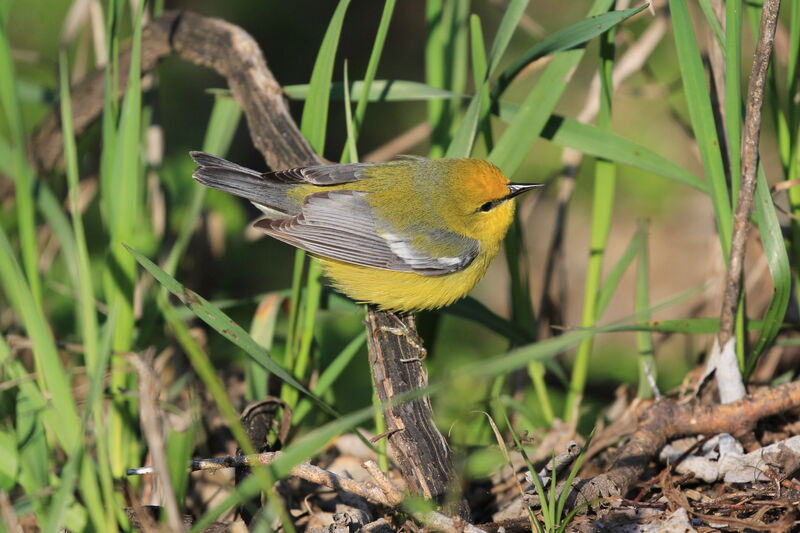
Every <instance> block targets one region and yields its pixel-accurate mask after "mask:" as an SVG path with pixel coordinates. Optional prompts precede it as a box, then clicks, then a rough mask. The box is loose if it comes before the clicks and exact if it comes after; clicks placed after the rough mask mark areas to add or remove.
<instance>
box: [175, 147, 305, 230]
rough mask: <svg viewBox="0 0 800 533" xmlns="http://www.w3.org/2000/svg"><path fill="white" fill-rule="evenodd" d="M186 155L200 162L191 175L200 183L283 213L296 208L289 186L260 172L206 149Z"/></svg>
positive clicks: (289, 213) (293, 210) (289, 212)
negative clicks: (290, 196) (289, 193)
mask: <svg viewBox="0 0 800 533" xmlns="http://www.w3.org/2000/svg"><path fill="white" fill-rule="evenodd" d="M189 155H190V156H191V157H192V159H194V161H195V163H197V164H198V165H200V166H199V167H197V168H196V169H195V171H194V173H193V174H192V177H193V178H194V179H196V180H197V181H199V182H200V183H202V184H203V185H205V186H207V187H211V188H212V189H218V190H220V191H224V192H227V193H230V194H234V195H236V196H241V197H242V198H246V199H248V200H250V201H251V202H253V203H254V204H256V206H257V207H259V208H263V207H266V208H268V209H269V210H275V211H279V212H280V213H283V214H286V215H291V214H295V213H294V212H295V211H297V206H296V205H295V203H294V202H293V201H292V200H291V199H290V198H288V197H287V196H286V192H287V190H288V188H289V186H287V185H285V184H279V183H273V182H271V181H268V180H266V179H264V175H263V174H262V173H261V172H258V171H255V170H252V169H249V168H246V167H243V166H241V165H237V164H236V163H231V162H230V161H228V160H226V159H222V158H221V157H217V156H214V155H211V154H207V153H205V152H189Z"/></svg>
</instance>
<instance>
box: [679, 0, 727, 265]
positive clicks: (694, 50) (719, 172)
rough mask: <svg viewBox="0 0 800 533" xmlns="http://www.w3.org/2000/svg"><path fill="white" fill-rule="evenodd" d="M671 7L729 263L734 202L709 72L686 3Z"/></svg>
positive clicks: (692, 114) (682, 0)
mask: <svg viewBox="0 0 800 533" xmlns="http://www.w3.org/2000/svg"><path fill="white" fill-rule="evenodd" d="M669 6H670V12H671V13H672V20H673V24H672V27H673V31H674V34H675V48H676V49H677V52H678V64H679V66H680V71H681V79H682V80H683V90H684V93H685V95H686V104H687V106H688V108H689V117H690V118H691V121H692V129H693V130H694V136H695V140H696V141H697V147H698V149H699V150H700V158H701V159H702V161H703V168H704V169H705V172H706V179H707V180H708V181H709V189H708V190H709V192H710V194H711V201H712V203H713V205H714V214H715V217H716V221H717V228H718V230H719V237H720V243H721V245H722V252H723V255H724V257H725V259H726V260H727V258H728V253H729V249H730V244H731V233H732V217H731V200H730V197H729V196H728V185H727V182H726V179H725V170H724V168H723V166H722V153H721V151H720V143H719V138H718V137H717V129H716V125H715V123H714V114H713V112H712V110H711V102H710V100H709V94H711V93H710V89H709V86H708V81H707V80H706V71H705V68H704V67H703V61H702V56H701V54H700V49H699V47H698V46H697V39H696V38H695V34H694V27H693V26H692V18H691V16H690V15H689V10H688V8H687V7H686V0H669Z"/></svg>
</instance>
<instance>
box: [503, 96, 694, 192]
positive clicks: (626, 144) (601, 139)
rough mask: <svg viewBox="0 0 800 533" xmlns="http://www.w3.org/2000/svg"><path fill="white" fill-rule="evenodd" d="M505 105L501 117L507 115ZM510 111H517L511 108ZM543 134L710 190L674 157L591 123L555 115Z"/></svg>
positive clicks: (565, 145) (572, 146)
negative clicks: (660, 153) (673, 158)
mask: <svg viewBox="0 0 800 533" xmlns="http://www.w3.org/2000/svg"><path fill="white" fill-rule="evenodd" d="M503 107H505V106H501V118H502V116H503V112H502V109H503ZM509 112H510V113H515V111H511V110H509ZM541 135H542V137H543V138H545V139H548V140H550V141H552V142H554V143H555V144H557V145H559V146H564V147H568V148H573V149H575V150H578V151H579V152H583V153H585V154H588V155H593V156H595V157H603V158H605V159H608V160H609V161H614V162H615V163H622V164H624V165H630V166H632V167H635V168H640V169H642V170H645V171H647V172H652V173H653V174H655V175H657V176H662V177H664V178H667V179H669V180H672V181H675V182H677V183H681V184H683V185H688V186H689V187H692V188H695V189H697V190H699V191H703V192H707V191H708V186H707V185H706V182H704V181H703V180H701V179H700V178H699V177H697V176H696V175H695V174H693V173H691V172H689V171H688V170H686V169H684V168H683V167H681V166H679V165H676V164H675V163H673V162H672V161H671V160H670V159H667V158H666V157H663V156H661V155H659V154H657V153H656V152H654V151H652V150H650V149H649V148H645V147H644V146H642V145H640V144H637V143H635V142H633V141H631V140H628V139H626V138H624V137H621V136H619V135H617V134H615V133H613V132H610V131H608V132H607V131H603V130H601V129H600V128H598V127H596V126H592V125H591V124H583V123H581V122H578V121H577V120H574V119H571V118H566V117H561V116H559V115H552V116H551V117H550V119H549V120H548V121H547V124H546V125H545V127H544V130H543V131H542V134H541Z"/></svg>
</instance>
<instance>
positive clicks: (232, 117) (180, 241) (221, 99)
mask: <svg viewBox="0 0 800 533" xmlns="http://www.w3.org/2000/svg"><path fill="white" fill-rule="evenodd" d="M241 117H242V108H241V107H240V106H239V103H238V102H237V101H236V100H234V99H233V98H232V97H226V96H220V95H216V97H215V98H214V107H213V108H212V109H211V117H210V118H209V120H208V127H207V128H206V136H205V140H204V141H203V151H204V152H208V153H210V154H214V155H218V156H220V157H225V154H227V153H228V149H229V148H230V146H231V142H233V136H234V134H235V133H236V128H237V127H238V125H239V121H240V120H241ZM207 190H208V188H207V187H204V186H202V185H200V184H199V183H195V184H194V189H193V191H192V197H191V199H190V200H189V209H188V211H187V212H186V216H185V217H184V219H183V222H182V223H181V227H180V229H179V230H178V236H177V237H176V239H175V244H174V245H173V246H172V249H171V250H170V251H169V255H168V256H167V260H166V261H165V262H164V270H165V271H166V272H167V273H168V274H170V275H172V274H175V270H176V269H177V267H178V263H179V262H180V260H181V258H182V257H183V254H184V253H185V252H186V248H187V247H188V246H189V240H190V239H191V237H192V234H193V233H194V229H195V228H196V227H197V219H198V217H199V216H200V211H201V210H202V208H203V201H204V200H205V197H206V191H207Z"/></svg>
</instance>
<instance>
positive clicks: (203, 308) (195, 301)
mask: <svg viewBox="0 0 800 533" xmlns="http://www.w3.org/2000/svg"><path fill="white" fill-rule="evenodd" d="M125 248H126V249H127V250H128V251H129V252H130V253H131V254H133V257H135V258H136V261H138V262H139V264H140V265H142V267H144V269H145V270H147V271H148V272H149V273H150V275H152V276H153V277H154V278H156V280H158V282H159V283H160V284H161V286H162V287H164V288H165V289H167V290H168V291H169V292H171V293H172V294H173V295H175V296H176V297H177V298H178V299H179V300H180V301H181V302H183V304H184V305H186V306H187V307H188V308H189V309H191V310H192V311H193V312H194V314H195V315H197V317H198V318H200V319H201V320H202V321H203V322H205V323H206V324H208V325H209V326H211V327H212V328H214V330H216V331H217V332H218V333H219V334H221V335H222V336H223V337H225V338H226V339H228V340H229V341H231V342H232V343H234V344H235V345H236V346H238V347H239V348H241V349H242V350H244V351H245V353H247V355H249V356H250V357H251V358H252V359H253V360H254V361H256V362H257V363H258V364H260V365H261V366H262V367H263V368H265V369H267V370H269V371H270V372H272V373H273V374H275V375H276V376H278V377H279V378H281V379H282V380H283V381H284V383H287V384H289V385H291V386H292V387H294V388H295V389H296V390H298V391H300V392H302V393H303V394H305V395H307V396H309V397H310V398H312V399H313V400H314V401H315V402H316V403H317V404H318V405H321V406H322V405H324V406H325V407H326V408H327V409H328V410H329V411H331V409H330V408H329V407H328V406H327V405H325V404H324V402H323V401H322V400H320V399H319V398H317V397H316V396H314V395H313V394H311V393H310V392H309V391H308V390H307V389H306V388H305V387H303V385H301V384H300V383H298V382H297V381H296V380H295V379H294V378H293V377H292V376H291V375H290V374H289V373H288V372H287V371H286V370H284V369H283V367H281V366H280V365H279V364H277V363H276V362H275V361H274V360H272V358H270V356H269V354H268V353H267V352H266V350H264V348H262V347H261V346H259V345H258V343H257V342H256V341H255V340H253V338H252V337H251V336H250V335H248V334H247V332H246V331H245V330H244V329H242V327H241V326H239V325H238V324H237V323H236V322H234V321H233V320H231V318H230V317H229V316H228V315H226V314H225V313H223V312H222V311H220V310H219V309H218V308H217V307H215V306H214V305H212V304H211V303H210V302H209V301H208V300H206V299H205V298H203V297H202V296H200V295H199V294H197V293H196V292H194V291H192V290H189V289H187V288H186V287H184V286H183V285H181V284H180V283H178V282H177V281H176V280H175V278H173V277H172V276H170V275H169V274H167V273H166V272H164V271H163V270H161V269H160V268H159V267H158V266H157V265H156V264H155V263H153V262H152V261H150V260H149V259H148V258H146V257H145V256H143V255H142V254H140V253H139V252H137V251H136V250H134V249H133V248H131V247H129V246H127V245H125Z"/></svg>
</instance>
